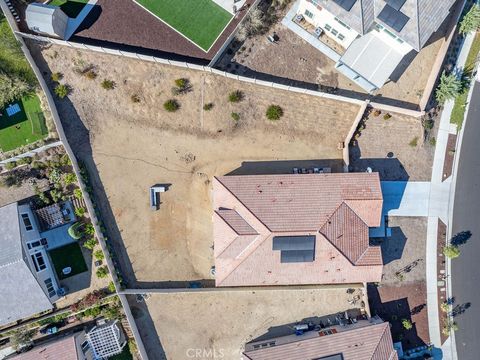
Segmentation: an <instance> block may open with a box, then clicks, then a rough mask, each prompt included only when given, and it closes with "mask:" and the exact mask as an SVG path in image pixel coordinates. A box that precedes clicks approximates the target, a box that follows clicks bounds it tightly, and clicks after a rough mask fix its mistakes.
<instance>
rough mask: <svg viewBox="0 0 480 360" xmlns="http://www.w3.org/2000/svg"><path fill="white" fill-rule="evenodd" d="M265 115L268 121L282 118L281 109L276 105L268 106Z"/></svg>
mask: <svg viewBox="0 0 480 360" xmlns="http://www.w3.org/2000/svg"><path fill="white" fill-rule="evenodd" d="M265 115H266V116H267V119H268V120H272V121H275V120H279V119H280V118H281V117H282V116H283V109H282V108H281V107H280V106H278V105H270V106H269V107H268V109H267V112H266V114H265Z"/></svg>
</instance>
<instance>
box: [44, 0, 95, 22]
mask: <svg viewBox="0 0 480 360" xmlns="http://www.w3.org/2000/svg"><path fill="white" fill-rule="evenodd" d="M86 3H88V0H52V1H50V2H49V3H48V5H53V6H60V9H62V10H63V12H64V13H65V15H67V16H68V17H71V18H76V17H77V16H78V14H80V11H82V9H83V7H84V6H85V4H86Z"/></svg>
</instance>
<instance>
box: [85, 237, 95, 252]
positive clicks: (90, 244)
mask: <svg viewBox="0 0 480 360" xmlns="http://www.w3.org/2000/svg"><path fill="white" fill-rule="evenodd" d="M97 244H98V240H97V239H95V238H94V237H92V238H90V239H88V240H87V241H85V242H84V243H83V247H84V248H85V249H88V250H93V249H94V248H95V246H96V245H97Z"/></svg>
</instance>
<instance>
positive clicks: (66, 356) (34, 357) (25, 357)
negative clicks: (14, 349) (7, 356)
mask: <svg viewBox="0 0 480 360" xmlns="http://www.w3.org/2000/svg"><path fill="white" fill-rule="evenodd" d="M13 359H14V360H52V359H62V360H78V358H77V349H76V346H75V337H74V336H70V337H68V338H66V339H62V340H57V341H53V342H50V343H46V344H44V345H37V346H35V347H34V348H33V349H32V350H30V351H28V352H26V353H23V354H20V355H17V356H15V357H13V358H12V360H13Z"/></svg>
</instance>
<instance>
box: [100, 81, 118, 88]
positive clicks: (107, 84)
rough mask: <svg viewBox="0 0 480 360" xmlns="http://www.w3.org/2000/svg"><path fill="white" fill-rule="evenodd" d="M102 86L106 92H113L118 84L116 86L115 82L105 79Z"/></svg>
mask: <svg viewBox="0 0 480 360" xmlns="http://www.w3.org/2000/svg"><path fill="white" fill-rule="evenodd" d="M101 85H102V88H104V89H105V90H113V89H114V88H115V85H116V84H115V81H113V80H108V79H104V80H103V81H102V83H101Z"/></svg>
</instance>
